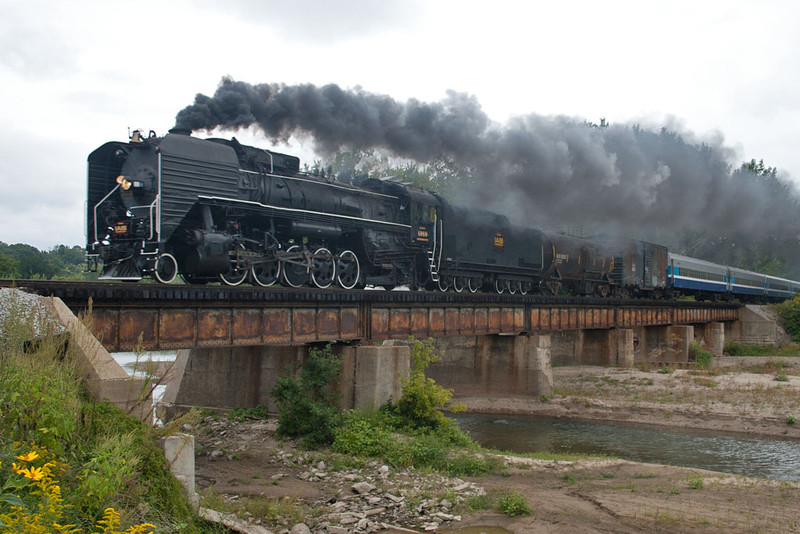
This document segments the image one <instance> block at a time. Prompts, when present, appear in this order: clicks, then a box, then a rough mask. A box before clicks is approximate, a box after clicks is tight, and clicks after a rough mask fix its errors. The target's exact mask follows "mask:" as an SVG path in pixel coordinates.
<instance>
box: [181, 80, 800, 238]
mask: <svg viewBox="0 0 800 534" xmlns="http://www.w3.org/2000/svg"><path fill="white" fill-rule="evenodd" d="M176 127H179V128H185V129H190V130H212V129H216V128H220V129H226V130H236V129H240V128H246V127H256V128H258V129H260V130H262V131H263V132H264V134H265V135H266V137H268V138H269V139H271V140H287V139H289V138H290V137H292V136H297V137H305V138H311V139H313V141H314V143H315V148H316V149H317V150H318V151H319V152H320V153H321V154H323V155H327V154H331V153H333V152H336V151H338V150H343V149H347V150H369V149H375V150H381V151H386V152H389V153H391V154H393V155H395V156H398V157H402V158H407V159H410V160H415V161H417V162H420V163H427V162H430V161H432V160H435V159H441V158H445V159H447V160H450V161H452V162H453V163H454V164H455V165H457V166H458V167H459V168H462V169H468V170H469V175H470V179H468V180H464V182H465V184H464V187H463V189H460V190H459V191H458V192H457V198H456V199H455V200H456V201H458V202H461V203H466V202H480V205H481V206H483V207H487V208H489V209H492V210H494V211H497V212H500V213H504V214H506V215H508V216H509V217H510V218H512V219H513V220H515V221H517V222H519V223H524V224H547V225H553V224H569V225H579V224H587V225H594V224H601V225H603V226H605V227H606V228H611V229H612V230H616V231H619V232H620V233H626V234H627V235H634V234H636V235H639V236H642V235H647V234H651V235H652V233H654V232H658V233H663V232H664V230H665V229H668V228H671V229H672V230H673V231H677V230H678V229H691V230H696V231H700V232H705V233H707V234H712V235H713V234H717V235H739V236H743V235H760V236H763V235H765V234H771V233H781V234H785V233H786V232H787V229H789V228H791V229H793V231H794V232H795V233H796V232H797V228H798V207H797V201H796V198H795V197H794V195H793V194H792V191H791V188H790V187H789V186H788V185H787V184H784V183H782V182H779V181H778V183H777V184H776V180H775V179H774V176H773V179H772V180H765V179H762V177H759V176H757V175H755V174H752V173H747V172H744V171H740V170H737V171H736V172H733V170H734V169H733V168H732V167H731V164H732V163H733V159H734V157H735V154H734V153H733V151H732V149H730V148H728V147H726V146H725V145H724V144H723V141H722V139H721V138H719V139H715V140H712V141H704V142H698V141H696V140H695V139H694V136H693V135H692V134H691V133H688V132H676V131H674V130H670V129H667V128H664V129H661V130H660V131H658V130H655V131H654V130H648V129H646V128H644V127H639V126H637V125H632V124H612V125H610V126H606V125H602V126H596V125H591V124H588V123H586V122H585V121H581V120H577V119H574V118H569V117H563V116H559V117H551V116H541V115H537V114H529V115H524V116H518V117H515V118H513V119H511V120H509V121H508V122H507V123H505V124H498V123H496V122H493V121H491V120H490V119H489V117H488V116H487V115H486V113H484V111H483V110H482V109H481V106H480V104H479V103H478V101H477V100H476V99H475V98H474V97H472V96H469V95H466V94H463V93H456V92H449V93H448V94H447V96H446V97H445V98H444V99H443V100H441V101H440V102H433V103H431V102H420V101H418V100H413V99H412V100H409V101H407V102H398V101H396V100H394V99H393V98H391V97H389V96H386V95H379V94H373V93H369V92H366V91H364V90H361V89H351V90H345V89H342V88H340V87H338V86H336V85H325V86H322V87H318V86H314V85H309V84H304V85H293V86H290V85H282V84H258V85H251V84H248V83H244V82H241V81H234V80H232V79H229V78H225V79H223V80H222V82H221V84H220V86H219V88H218V89H217V91H216V92H215V94H214V95H213V96H211V97H209V96H206V95H202V94H198V95H197V96H196V98H195V101H194V104H192V105H190V106H188V107H186V108H185V109H183V110H182V111H180V112H179V113H178V115H177V118H176ZM776 187H778V188H782V190H783V193H782V195H780V196H776ZM795 240H796V239H795Z"/></svg>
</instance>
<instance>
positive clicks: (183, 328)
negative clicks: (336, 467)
mask: <svg viewBox="0 0 800 534" xmlns="http://www.w3.org/2000/svg"><path fill="white" fill-rule="evenodd" d="M17 285H18V286H19V287H26V288H29V290H32V291H35V292H37V293H39V294H41V295H50V296H56V297H59V298H60V299H61V300H62V301H64V303H65V304H66V305H67V306H69V308H70V309H71V310H72V311H73V312H75V313H76V314H82V313H87V312H89V311H90V310H91V325H92V329H93V331H94V333H95V336H96V337H97V339H98V340H99V341H100V342H101V343H102V345H103V346H104V347H105V348H106V349H107V350H108V351H110V352H119V351H157V350H175V349H188V350H179V357H178V363H177V367H178V368H177V369H176V374H178V375H179V379H178V380H177V382H178V386H176V387H174V388H172V389H171V390H168V394H167V400H169V401H172V402H173V403H175V404H179V405H201V406H209V407H232V406H255V405H257V404H266V405H268V406H270V405H271V404H272V402H271V399H269V395H268V392H269V390H270V389H271V388H272V385H273V384H274V381H275V378H276V377H277V376H279V375H280V374H282V373H284V372H286V368H287V366H288V367H291V366H295V367H296V365H298V364H299V363H300V362H302V361H303V360H304V358H305V355H306V352H307V346H308V345H310V344H318V343H328V342H331V343H336V345H335V350H337V351H338V352H339V353H340V354H342V358H343V376H344V377H345V378H343V379H342V381H341V383H340V389H341V390H342V393H343V394H344V398H345V401H344V405H345V406H348V407H352V406H358V407H363V406H370V405H372V406H375V405H377V404H380V403H381V402H382V401H383V400H385V399H386V398H388V397H389V396H391V395H394V396H397V393H398V391H399V378H400V376H401V375H402V374H403V372H404V370H405V369H407V368H408V366H409V363H408V347H407V346H406V343H407V340H408V339H409V337H414V338H417V339H422V338H434V339H435V340H436V343H437V345H438V346H439V347H440V348H442V349H444V350H443V352H444V355H445V357H444V358H443V359H442V361H440V362H438V363H436V364H434V365H433V366H431V368H430V369H429V374H430V375H431V376H432V377H433V378H434V379H435V380H436V381H437V383H441V384H442V385H444V386H446V387H451V388H453V389H454V390H455V393H456V396H459V395H487V394H494V395H513V396H532V397H534V398H537V399H538V398H539V396H540V395H541V394H549V392H550V387H551V386H552V373H551V371H550V366H551V363H557V364H561V365H578V364H596V365H633V364H634V363H637V362H652V363H658V364H662V363H676V364H681V363H686V362H687V361H688V358H689V346H690V345H691V344H692V343H694V342H698V343H700V344H702V345H704V346H705V347H706V348H707V349H708V350H710V351H711V352H712V353H713V354H721V353H722V346H723V344H724V340H725V338H726V335H727V336H728V337H737V336H738V334H737V332H739V333H741V330H742V327H741V321H740V319H741V318H740V310H741V309H742V308H741V306H740V305H738V304H732V303H701V302H682V301H639V300H625V301H617V300H608V299H594V298H571V297H542V296H520V295H497V294H470V293H435V292H411V291H368V290H367V291H336V290H316V289H311V288H307V289H283V288H253V287H227V286H184V285H147V284H126V283H101V282H96V283H74V282H52V281H24V283H19V284H17ZM737 325H738V326H737Z"/></svg>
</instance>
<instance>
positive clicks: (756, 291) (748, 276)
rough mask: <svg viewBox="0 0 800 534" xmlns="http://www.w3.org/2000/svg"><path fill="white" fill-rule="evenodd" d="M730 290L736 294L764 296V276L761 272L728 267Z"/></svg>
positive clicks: (765, 292)
mask: <svg viewBox="0 0 800 534" xmlns="http://www.w3.org/2000/svg"><path fill="white" fill-rule="evenodd" d="M728 273H729V277H730V292H731V293H733V294H734V295H737V296H745V297H747V296H751V297H764V296H766V294H767V289H766V276H765V275H763V274H759V273H755V272H753V271H747V270H745V269H739V268H738V267H729V268H728Z"/></svg>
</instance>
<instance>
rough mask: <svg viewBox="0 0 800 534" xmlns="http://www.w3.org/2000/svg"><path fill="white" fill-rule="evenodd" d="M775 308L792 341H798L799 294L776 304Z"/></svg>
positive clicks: (799, 325)
mask: <svg viewBox="0 0 800 534" xmlns="http://www.w3.org/2000/svg"><path fill="white" fill-rule="evenodd" d="M776 308H777V310H778V315H779V316H780V318H781V319H782V320H783V326H784V328H785V329H786V332H787V333H788V334H789V335H790V336H792V341H795V342H800V295H798V296H796V297H795V298H793V299H792V300H786V301H783V302H781V303H780V304H777V305H776Z"/></svg>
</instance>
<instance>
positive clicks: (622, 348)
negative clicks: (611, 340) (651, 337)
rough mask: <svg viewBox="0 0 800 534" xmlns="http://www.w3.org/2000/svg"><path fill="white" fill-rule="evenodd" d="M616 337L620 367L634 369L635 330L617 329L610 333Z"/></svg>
mask: <svg viewBox="0 0 800 534" xmlns="http://www.w3.org/2000/svg"><path fill="white" fill-rule="evenodd" d="M612 332H613V334H612V335H615V336H616V338H617V339H616V341H617V362H616V363H617V365H618V366H620V367H633V362H634V350H635V347H634V343H633V338H634V336H633V330H632V329H630V328H617V329H615V330H611V331H610V333H612Z"/></svg>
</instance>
